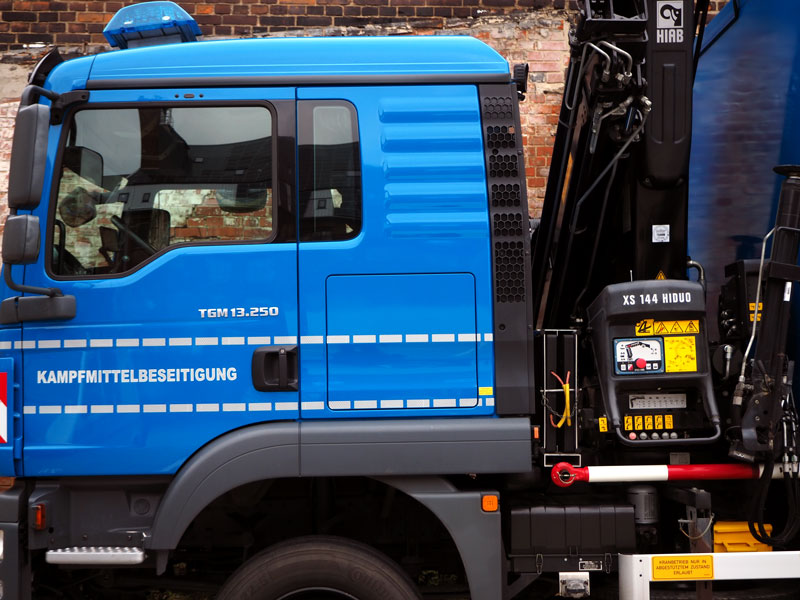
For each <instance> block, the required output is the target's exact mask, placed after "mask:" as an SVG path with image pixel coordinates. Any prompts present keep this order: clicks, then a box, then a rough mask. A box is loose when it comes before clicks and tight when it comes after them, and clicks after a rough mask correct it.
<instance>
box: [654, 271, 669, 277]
mask: <svg viewBox="0 0 800 600" xmlns="http://www.w3.org/2000/svg"><path fill="white" fill-rule="evenodd" d="M666 278H667V276H666V275H664V271H659V272H658V275H656V279H666Z"/></svg>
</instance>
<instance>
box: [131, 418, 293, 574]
mask: <svg viewBox="0 0 800 600" xmlns="http://www.w3.org/2000/svg"><path fill="white" fill-rule="evenodd" d="M299 446H300V424H299V423H269V424H266V423H265V424H260V425H254V426H252V427H246V428H244V429H239V430H236V431H235V432H232V433H228V434H226V435H223V436H222V437H220V438H217V439H216V440H214V441H213V442H211V443H209V444H208V445H207V446H205V447H203V448H202V449H201V450H199V451H198V452H197V453H196V454H195V455H194V456H192V457H191V458H190V459H189V460H188V461H187V462H186V464H184V465H183V466H182V467H181V469H180V470H179V471H178V473H177V474H176V476H175V478H174V479H173V480H172V483H171V484H170V486H169V488H168V489H167V492H166V494H164V498H163V499H162V501H161V503H160V504H159V507H158V513H157V514H156V518H155V521H154V522H153V530H152V537H150V538H149V539H147V540H146V542H145V547H146V548H151V549H154V550H171V549H173V548H175V547H176V546H177V545H178V542H180V539H181V537H182V536H183V533H184V531H186V529H187V527H189V525H190V524H191V522H192V521H193V520H194V518H195V517H196V516H197V515H198V514H199V513H200V511H202V510H203V509H204V508H205V507H206V506H208V504H209V503H211V502H212V501H213V500H214V499H216V498H218V497H219V496H221V495H222V494H224V493H225V492H227V491H229V490H232V489H233V488H236V487H239V486H240V485H244V484H245V483H251V482H253V481H259V480H262V479H276V478H279V477H299V476H300V453H299V451H298V449H299ZM165 559H166V553H164V554H163V558H161V556H160V557H159V561H158V562H159V572H161V570H162V569H161V567H162V562H164V563H165ZM164 567H166V564H164Z"/></svg>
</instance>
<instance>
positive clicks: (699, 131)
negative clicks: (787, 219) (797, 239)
mask: <svg viewBox="0 0 800 600" xmlns="http://www.w3.org/2000/svg"><path fill="white" fill-rule="evenodd" d="M734 4H735V3H734V2H729V3H728V5H727V6H725V8H724V9H723V10H722V11H721V12H720V14H719V15H718V16H716V17H714V19H713V20H712V21H711V23H710V24H709V25H708V27H707V28H706V31H705V37H704V42H703V50H702V51H703V54H702V56H701V58H700V62H699V67H698V71H697V79H696V81H695V86H694V116H693V119H694V123H693V132H692V157H691V170H690V180H689V182H690V199H689V210H690V213H689V227H688V233H689V235H688V239H689V253H690V255H691V257H692V258H693V259H695V260H697V261H699V262H700V263H701V264H703V266H704V267H705V270H706V276H707V278H708V284H709V287H708V289H709V301H708V306H709V307H716V298H717V295H718V293H719V286H720V285H721V283H723V281H724V268H725V265H727V264H729V263H731V262H733V261H735V260H739V259H748V258H758V257H759V256H760V253H761V238H762V237H763V236H764V235H765V234H766V233H767V232H768V231H769V230H770V228H771V227H772V225H773V223H774V219H775V211H776V209H777V203H778V195H779V193H780V186H781V183H782V181H783V179H784V178H783V177H781V176H779V175H776V174H775V173H773V171H772V168H773V167H774V166H776V165H780V164H800V115H798V110H797V109H798V107H799V106H800V28H799V27H798V23H800V4H799V3H798V2H796V0H738V2H737V3H736V4H738V6H739V9H740V10H739V16H738V18H736V15H735V11H734ZM796 355H797V354H796V353H795V356H796Z"/></svg>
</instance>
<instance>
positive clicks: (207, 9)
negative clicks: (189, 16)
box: [195, 4, 214, 15]
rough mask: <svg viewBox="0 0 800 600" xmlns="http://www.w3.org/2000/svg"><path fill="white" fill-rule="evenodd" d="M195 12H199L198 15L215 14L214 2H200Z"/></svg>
mask: <svg viewBox="0 0 800 600" xmlns="http://www.w3.org/2000/svg"><path fill="white" fill-rule="evenodd" d="M195 14H197V15H213V14H214V5H213V4H198V5H197V6H196V7H195Z"/></svg>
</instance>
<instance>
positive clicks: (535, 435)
mask: <svg viewBox="0 0 800 600" xmlns="http://www.w3.org/2000/svg"><path fill="white" fill-rule="evenodd" d="M533 439H535V440H538V439H539V426H538V425H534V426H533Z"/></svg>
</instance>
